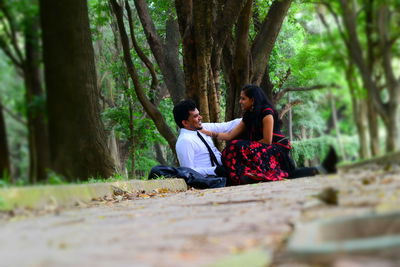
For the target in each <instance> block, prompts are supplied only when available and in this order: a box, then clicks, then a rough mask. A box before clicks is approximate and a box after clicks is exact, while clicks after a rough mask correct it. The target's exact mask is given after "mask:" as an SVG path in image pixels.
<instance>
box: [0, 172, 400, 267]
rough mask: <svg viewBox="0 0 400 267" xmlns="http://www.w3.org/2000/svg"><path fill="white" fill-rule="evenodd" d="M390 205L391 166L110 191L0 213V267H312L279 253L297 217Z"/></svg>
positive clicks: (371, 259)
mask: <svg viewBox="0 0 400 267" xmlns="http://www.w3.org/2000/svg"><path fill="white" fill-rule="evenodd" d="M396 210H397V211H399V210H400V168H399V167H398V166H392V165H389V166H383V167H382V166H377V167H375V168H374V166H369V167H368V168H365V167H364V168H358V169H356V170H353V171H351V172H347V173H341V174H338V175H333V176H316V177H310V178H301V179H295V180H286V181H281V182H271V183H263V184H254V185H245V186H236V187H228V188H222V189H208V190H189V191H187V192H183V193H168V192H156V193H154V194H138V195H135V196H132V195H131V196H129V197H126V196H116V197H113V198H109V199H105V200H104V199H103V200H98V201H94V202H93V203H90V204H89V205H86V204H83V203H81V205H80V207H77V208H73V209H67V210H66V209H59V208H57V207H48V209H46V210H42V211H36V212H32V211H31V212H29V211H15V212H14V213H12V214H4V213H3V214H2V217H1V218H0V236H1V242H0V266H43V267H44V266H208V265H215V266H228V265H229V266H234V265H235V264H236V266H243V264H245V265H247V266H266V265H271V266H311V265H310V264H307V263H299V262H296V261H293V260H290V259H287V258H285V257H283V256H282V255H284V252H285V247H286V242H287V240H288V237H289V236H290V235H291V234H292V232H293V229H294V228H295V226H296V224H297V223H299V222H308V221H314V220H317V219H320V218H334V217H338V216H348V215H352V216H354V215H357V214H365V213H370V212H377V213H381V212H387V211H396ZM246 255H247V256H246ZM246 257H247V258H246ZM232 259H233V260H232ZM399 263H400V262H399V261H396V260H389V259H384V258H380V257H379V256H377V255H374V254H371V255H368V256H367V257H366V258H365V257H363V258H360V257H350V258H349V257H338V258H336V259H335V260H333V261H332V262H331V264H332V265H333V266H340V267H342V266H349V267H350V266H396V265H397V264H399ZM371 264H373V265H371ZM377 264H378V265H377ZM312 266H315V265H312Z"/></svg>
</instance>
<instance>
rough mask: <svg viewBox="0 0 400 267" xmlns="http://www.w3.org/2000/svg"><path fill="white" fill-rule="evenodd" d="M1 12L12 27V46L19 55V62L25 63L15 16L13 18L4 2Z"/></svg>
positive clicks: (0, 8) (0, 2)
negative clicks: (18, 39) (19, 44)
mask: <svg viewBox="0 0 400 267" xmlns="http://www.w3.org/2000/svg"><path fill="white" fill-rule="evenodd" d="M0 10H1V11H2V12H3V14H4V16H5V18H6V19H7V21H8V24H9V25H10V30H11V36H10V39H11V43H12V46H13V48H14V50H15V52H16V54H17V57H18V59H19V61H20V62H23V61H24V57H23V55H22V52H21V50H20V48H19V46H18V41H17V29H16V27H15V21H14V18H13V16H11V14H10V12H9V10H8V9H7V7H6V6H5V4H4V2H3V1H0Z"/></svg>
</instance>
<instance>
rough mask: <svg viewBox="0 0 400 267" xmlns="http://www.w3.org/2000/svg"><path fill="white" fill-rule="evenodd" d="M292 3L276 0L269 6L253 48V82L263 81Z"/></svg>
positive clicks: (285, 0)
mask: <svg viewBox="0 0 400 267" xmlns="http://www.w3.org/2000/svg"><path fill="white" fill-rule="evenodd" d="M291 4H292V0H281V1H277V0H275V1H274V2H273V3H272V5H271V7H270V8H269V11H268V14H267V16H266V18H265V20H264V22H263V24H262V25H261V29H260V31H259V33H258V34H257V36H256V38H255V40H254V43H253V45H252V48H251V58H252V62H253V71H252V73H253V75H252V79H251V82H252V83H253V84H260V83H261V81H262V78H263V77H262V76H263V74H264V72H265V68H266V66H267V64H268V61H269V57H270V55H271V52H272V49H273V48H274V45H275V42H276V38H277V37H278V34H279V32H280V30H281V27H282V23H283V21H284V19H285V17H286V14H287V12H288V10H289V7H290V5H291Z"/></svg>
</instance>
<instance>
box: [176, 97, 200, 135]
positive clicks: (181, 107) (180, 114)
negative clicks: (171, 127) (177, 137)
mask: <svg viewBox="0 0 400 267" xmlns="http://www.w3.org/2000/svg"><path fill="white" fill-rule="evenodd" d="M196 108H197V107H196V104H195V103H194V102H193V101H192V100H183V101H181V102H179V103H178V104H176V105H175V107H174V109H173V110H172V113H173V114H174V119H175V122H176V124H178V126H179V128H183V127H184V126H183V124H182V121H183V120H187V119H188V118H189V116H190V111H194V110H195V109H196Z"/></svg>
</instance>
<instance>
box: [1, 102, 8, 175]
mask: <svg viewBox="0 0 400 267" xmlns="http://www.w3.org/2000/svg"><path fill="white" fill-rule="evenodd" d="M9 175H10V155H9V151H8V142H7V132H6V124H5V121H4V115H3V106H2V104H1V103H0V178H6V177H9Z"/></svg>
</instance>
